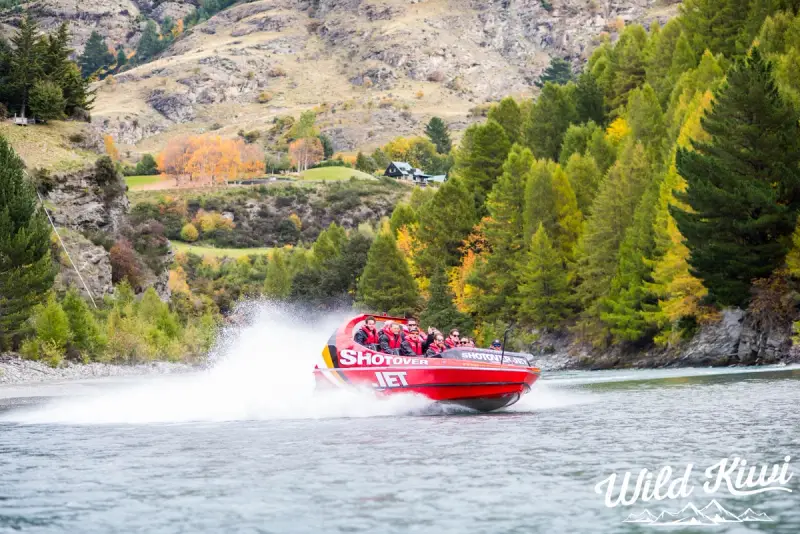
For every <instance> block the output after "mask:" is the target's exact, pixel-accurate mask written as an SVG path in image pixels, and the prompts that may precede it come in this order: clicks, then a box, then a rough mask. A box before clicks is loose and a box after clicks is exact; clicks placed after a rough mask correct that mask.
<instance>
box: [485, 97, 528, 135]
mask: <svg viewBox="0 0 800 534" xmlns="http://www.w3.org/2000/svg"><path fill="white" fill-rule="evenodd" d="M488 118H489V120H493V121H495V122H497V124H499V125H500V126H502V127H503V131H505V132H506V135H507V136H508V141H509V143H511V144H512V145H513V144H514V143H517V142H519V141H520V137H521V135H522V111H521V110H520V107H519V104H517V101H516V100H514V99H513V98H512V97H510V96H507V97H505V98H504V99H502V100H501V101H500V102H499V103H498V104H495V105H494V106H492V108H491V109H490V110H489V117H488Z"/></svg>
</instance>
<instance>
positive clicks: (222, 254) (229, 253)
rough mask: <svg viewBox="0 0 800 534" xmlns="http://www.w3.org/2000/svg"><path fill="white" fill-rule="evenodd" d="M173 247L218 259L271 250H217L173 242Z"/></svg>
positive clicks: (180, 250) (265, 252)
mask: <svg viewBox="0 0 800 534" xmlns="http://www.w3.org/2000/svg"><path fill="white" fill-rule="evenodd" d="M172 246H173V247H174V248H175V250H176V251H177V252H191V253H192V254H197V255H198V256H214V257H216V258H226V257H227V258H240V257H242V256H251V255H253V254H267V253H268V252H269V251H270V250H272V249H271V248H269V247H262V248H216V247H206V246H201V245H190V244H189V243H182V242H180V241H172Z"/></svg>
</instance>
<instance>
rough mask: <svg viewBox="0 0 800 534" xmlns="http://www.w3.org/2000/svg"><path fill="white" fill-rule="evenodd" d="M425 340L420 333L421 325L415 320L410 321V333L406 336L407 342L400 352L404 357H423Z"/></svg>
mask: <svg viewBox="0 0 800 534" xmlns="http://www.w3.org/2000/svg"><path fill="white" fill-rule="evenodd" d="M425 340H426V338H425V337H423V336H422V334H420V332H419V325H417V321H416V320H415V319H409V321H408V333H407V334H406V336H405V341H404V342H403V346H402V349H403V350H401V351H400V352H401V354H402V355H403V356H422V354H423V353H424V352H425Z"/></svg>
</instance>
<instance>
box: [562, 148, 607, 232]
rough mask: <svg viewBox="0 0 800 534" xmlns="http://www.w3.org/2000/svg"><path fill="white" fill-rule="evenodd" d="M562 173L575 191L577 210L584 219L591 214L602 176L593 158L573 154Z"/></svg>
mask: <svg viewBox="0 0 800 534" xmlns="http://www.w3.org/2000/svg"><path fill="white" fill-rule="evenodd" d="M564 171H565V172H566V173H567V177H569V183H570V185H572V189H573V191H575V200H576V202H577V204H578V209H579V210H581V213H582V214H583V217H584V218H586V217H588V216H589V215H590V214H591V213H592V204H593V203H594V199H595V197H596V196H597V189H598V188H599V187H600V181H601V180H602V178H603V175H602V174H601V173H600V169H599V168H598V167H597V163H595V161H594V158H593V157H592V156H590V155H588V154H587V155H585V156H581V155H580V154H573V155H572V156H570V158H569V160H568V161H567V165H566V167H565V168H564Z"/></svg>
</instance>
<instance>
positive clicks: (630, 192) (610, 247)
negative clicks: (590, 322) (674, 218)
mask: <svg viewBox="0 0 800 534" xmlns="http://www.w3.org/2000/svg"><path fill="white" fill-rule="evenodd" d="M650 181H651V169H650V164H649V161H648V159H647V156H646V154H645V150H644V147H643V146H642V145H641V144H640V143H637V144H635V145H629V146H627V147H625V148H624V150H623V153H622V155H621V157H620V159H619V160H618V161H617V162H616V163H615V164H614V165H613V166H612V167H611V169H610V170H609V172H608V174H607V175H606V177H605V178H604V179H603V181H602V182H601V183H600V189H599V191H598V193H597V197H596V198H595V200H594V203H593V204H592V213H591V215H590V216H589V218H588V220H587V221H586V227H585V230H584V232H583V234H582V235H581V238H580V241H579V243H578V247H577V252H576V255H577V258H576V259H577V262H578V276H579V278H580V285H579V287H578V294H579V297H580V299H581V302H582V303H583V305H584V307H590V306H591V305H592V304H593V303H594V302H595V300H596V299H597V298H598V297H602V296H605V295H606V294H607V292H608V290H609V287H610V283H611V279H612V278H613V276H614V274H615V273H616V269H617V260H618V257H619V247H620V244H621V243H622V239H623V238H624V237H625V232H626V230H627V229H628V227H629V226H630V225H631V223H632V222H633V216H634V212H635V210H636V206H637V205H638V204H639V201H640V199H641V197H642V194H643V193H644V191H645V189H646V188H647V185H648V184H649V183H650Z"/></svg>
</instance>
